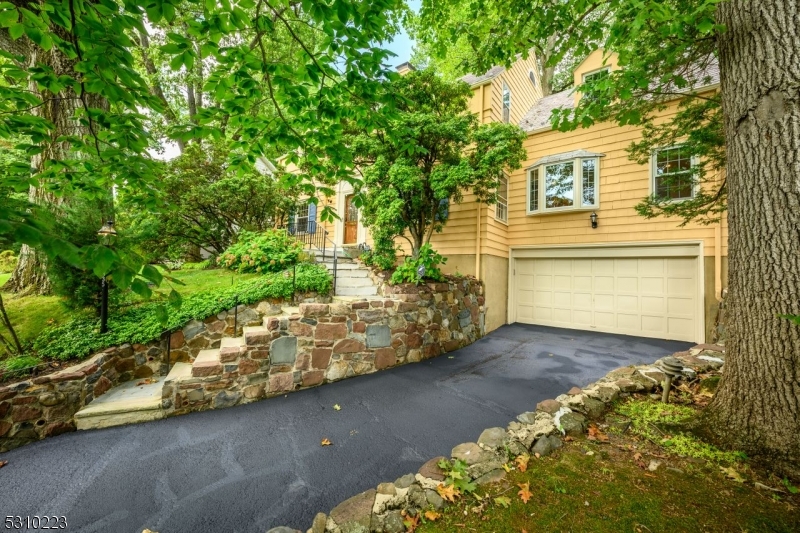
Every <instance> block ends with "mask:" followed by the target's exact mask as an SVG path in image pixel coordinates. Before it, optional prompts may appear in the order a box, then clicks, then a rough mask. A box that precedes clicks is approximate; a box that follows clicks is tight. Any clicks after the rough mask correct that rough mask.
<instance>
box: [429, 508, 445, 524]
mask: <svg viewBox="0 0 800 533" xmlns="http://www.w3.org/2000/svg"><path fill="white" fill-rule="evenodd" d="M441 517H442V514H441V513H437V512H436V511H433V510H431V511H425V520H430V521H431V522H436V521H437V520H439V519H440V518H441Z"/></svg>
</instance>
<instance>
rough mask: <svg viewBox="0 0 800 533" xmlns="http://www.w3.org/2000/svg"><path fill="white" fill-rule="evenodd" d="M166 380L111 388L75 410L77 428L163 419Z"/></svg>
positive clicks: (152, 379)
mask: <svg viewBox="0 0 800 533" xmlns="http://www.w3.org/2000/svg"><path fill="white" fill-rule="evenodd" d="M178 364H180V363H178ZM175 366H176V367H177V366H178V365H175ZM186 366H189V365H186ZM174 368H175V367H173V369H174ZM181 371H184V370H183V369H181ZM170 375H172V372H170ZM164 381H165V378H148V379H135V380H133V381H128V382H127V383H123V384H122V385H120V386H118V387H115V388H113V389H111V390H110V391H108V392H107V393H105V394H104V395H102V396H100V397H99V398H96V399H95V400H94V401H93V402H92V403H90V404H89V405H87V406H86V407H84V408H83V409H81V410H80V411H78V412H77V413H75V423H76V425H77V427H78V429H80V430H83V429H99V428H108V427H113V426H122V425H125V424H135V423H138V422H149V421H150V420H159V419H161V418H164V416H165V413H164V410H163V409H162V408H161V390H162V389H163V387H164Z"/></svg>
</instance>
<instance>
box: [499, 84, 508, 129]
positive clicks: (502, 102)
mask: <svg viewBox="0 0 800 533" xmlns="http://www.w3.org/2000/svg"><path fill="white" fill-rule="evenodd" d="M502 90H503V92H502V94H501V95H500V112H501V114H502V116H501V118H502V119H503V122H505V123H506V124H508V123H510V122H511V88H510V87H509V86H508V84H507V83H506V82H505V81H504V82H503V89H502ZM506 95H508V106H506ZM506 109H508V116H506Z"/></svg>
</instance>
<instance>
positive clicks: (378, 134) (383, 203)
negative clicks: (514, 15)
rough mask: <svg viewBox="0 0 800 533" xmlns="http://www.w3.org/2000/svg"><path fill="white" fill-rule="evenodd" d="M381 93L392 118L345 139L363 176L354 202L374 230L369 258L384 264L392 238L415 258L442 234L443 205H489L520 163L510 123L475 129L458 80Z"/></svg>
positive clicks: (425, 74) (430, 78)
mask: <svg viewBox="0 0 800 533" xmlns="http://www.w3.org/2000/svg"><path fill="white" fill-rule="evenodd" d="M387 92H388V93H389V94H391V95H392V98H393V100H394V101H395V102H396V103H395V107H396V109H397V114H396V116H395V117H393V118H392V120H391V121H390V122H389V123H388V124H387V125H386V126H385V127H380V128H375V129H371V130H361V132H360V133H359V134H358V135H356V136H355V137H354V138H353V139H352V145H353V150H354V153H355V158H356V162H357V165H358V167H359V169H360V172H361V175H362V176H363V177H364V180H363V183H362V184H359V185H358V186H357V190H358V192H359V193H360V194H359V196H358V197H357V202H359V204H360V207H361V208H362V215H363V221H364V223H365V224H366V225H367V226H370V227H371V228H375V229H377V230H378V233H375V232H373V238H374V241H375V245H376V250H375V254H376V255H378V256H385V261H386V262H388V260H389V257H390V256H391V255H393V250H394V242H393V241H394V239H395V238H398V237H403V238H406V239H408V241H409V243H410V244H411V248H412V255H413V256H416V255H417V254H418V253H419V250H420V248H421V247H422V245H423V244H425V243H427V242H429V241H430V238H431V235H432V234H433V232H434V231H442V229H443V228H444V225H445V223H446V222H447V216H448V210H449V204H450V202H456V203H457V202H460V201H461V200H462V198H463V194H464V193H465V192H472V193H474V194H475V196H476V197H477V200H478V201H482V202H486V203H493V202H496V201H497V197H496V187H497V185H498V183H499V178H500V177H501V176H502V173H503V172H504V171H511V170H514V169H516V168H519V166H520V165H521V163H522V160H523V159H524V158H525V150H524V149H523V148H522V140H523V139H524V137H525V135H524V133H523V132H522V131H521V130H520V129H519V128H518V127H516V126H514V125H511V124H502V123H491V124H479V122H478V119H477V117H476V116H475V115H473V114H472V113H470V112H469V109H468V101H469V97H470V96H471V94H472V92H471V90H470V88H469V87H468V86H467V85H466V84H465V83H463V82H448V81H445V80H443V79H442V78H440V77H439V76H438V75H437V74H436V73H435V72H434V71H433V70H431V69H428V70H423V71H416V72H411V73H410V74H407V75H405V76H403V77H401V78H399V79H396V80H394V81H392V82H389V83H388V84H387ZM382 260H383V259H382Z"/></svg>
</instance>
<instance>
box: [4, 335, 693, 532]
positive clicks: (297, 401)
mask: <svg viewBox="0 0 800 533" xmlns="http://www.w3.org/2000/svg"><path fill="white" fill-rule="evenodd" d="M687 346H688V345H687V344H686V343H682V342H670V341H659V340H654V339H643V338H638V337H625V336H621V335H609V334H601V333H591V332H581V331H574V330H565V329H556V328H546V327H538V326H525V325H520V324H514V325H510V326H504V327H502V328H500V329H498V330H496V331H494V332H492V333H491V334H490V335H488V336H487V337H485V338H483V339H481V340H480V341H478V342H476V343H475V344H473V345H471V346H468V347H467V348H464V349H462V350H459V351H457V352H455V353H453V354H451V355H450V356H447V355H444V356H441V357H439V358H436V359H433V360H430V361H425V362H423V363H419V364H414V365H406V366H403V367H399V368H395V369H392V370H387V371H383V372H379V373H376V374H372V375H369V376H363V377H358V378H353V379H348V380H345V381H340V382H338V383H335V384H332V385H325V386H323V387H318V388H315V389H309V390H305V391H302V392H297V393H294V394H289V395H288V396H286V397H282V398H273V399H270V400H265V401H262V402H258V403H254V404H249V405H246V406H242V407H234V408H232V409H224V410H219V411H207V412H204V413H194V414H190V415H186V416H181V417H176V418H170V419H167V420H159V421H155V422H149V423H146V424H140V425H135V426H125V427H117V428H109V429H104V430H97V431H86V432H77V433H70V434H65V435H61V436H59V437H55V438H52V439H47V440H44V441H41V442H38V443H35V444H32V445H29V446H25V447H23V448H19V449H17V450H13V451H11V452H8V453H5V454H2V455H0V458H2V459H4V460H7V461H8V466H6V467H5V468H3V469H0V515H2V516H0V519H4V518H5V516H6V515H22V516H28V515H39V516H44V515H64V516H66V517H67V523H68V525H69V527H68V529H67V531H81V532H92V531H97V532H136V533H140V532H141V531H142V529H144V528H146V527H147V528H150V529H152V530H154V531H159V532H160V533H174V532H183V531H187V532H188V531H191V532H197V531H202V532H212V531H220V532H221V531H225V532H237V531H242V532H245V531H246V532H259V533H263V532H264V531H266V530H268V529H269V528H271V527H274V526H277V525H289V526H293V527H296V528H298V529H302V530H303V531H305V529H306V528H308V527H310V524H311V520H312V518H313V516H314V514H316V513H317V512H318V511H323V512H328V511H330V509H331V508H332V507H334V506H335V505H336V504H338V503H339V502H340V501H342V500H344V499H345V498H348V497H350V496H352V495H353V494H355V493H357V492H360V491H363V490H366V489H369V488H372V487H375V486H376V485H377V484H378V483H379V482H382V481H387V480H394V479H396V478H397V477H399V476H401V475H403V474H406V473H408V472H416V470H417V468H419V466H420V465H421V464H422V463H423V462H425V461H426V460H427V459H429V458H431V457H435V456H437V455H448V454H449V452H450V450H451V448H452V447H453V446H454V445H456V444H459V443H461V442H468V441H474V440H475V439H477V438H478V435H479V434H480V432H481V431H482V430H483V429H484V428H487V427H493V426H505V425H506V424H507V423H508V422H509V421H511V420H513V418H514V417H515V416H516V415H517V414H519V413H521V412H523V411H527V410H531V409H533V408H534V407H535V405H536V403H537V402H539V401H541V400H543V399H545V398H554V397H555V396H557V395H558V394H561V393H563V392H565V391H567V390H568V389H569V388H570V387H572V386H573V385H578V386H581V385H585V384H587V383H589V382H591V381H594V380H596V379H598V378H600V377H602V376H603V375H605V374H606V372H608V371H609V370H610V369H613V368H616V367H619V366H624V365H628V364H632V363H647V362H652V361H654V360H655V359H657V358H659V357H662V356H664V355H667V354H669V353H672V352H674V351H678V350H684V349H686V347H687ZM337 403H338V404H339V405H341V407H342V409H341V411H335V410H333V408H332V407H333V405H334V404H337ZM323 438H329V439H330V440H331V441H332V442H333V446H328V447H321V446H320V440H321V439H323Z"/></svg>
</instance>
